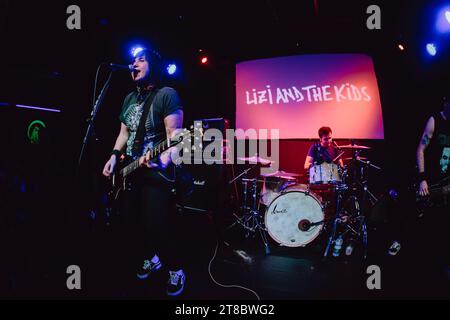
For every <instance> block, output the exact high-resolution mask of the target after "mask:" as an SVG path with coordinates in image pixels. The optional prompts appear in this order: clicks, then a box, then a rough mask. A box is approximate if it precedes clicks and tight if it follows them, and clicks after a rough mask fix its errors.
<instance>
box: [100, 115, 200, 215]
mask: <svg viewBox="0 0 450 320" xmlns="http://www.w3.org/2000/svg"><path fill="white" fill-rule="evenodd" d="M196 125H197V127H196V128H194V127H193V126H192V127H191V128H190V130H187V129H183V131H182V132H181V133H180V134H178V135H176V136H175V137H173V138H171V139H169V140H167V139H166V140H164V141H162V142H161V143H159V144H157V145H156V146H155V147H153V148H152V149H151V150H149V151H148V152H147V153H146V157H147V160H148V161H155V160H157V159H158V157H159V156H160V155H161V154H162V153H163V152H165V151H166V150H168V149H169V148H172V147H177V148H182V150H185V147H186V145H187V146H188V147H189V148H190V146H191V141H192V136H193V135H194V136H195V137H196V138H199V139H200V138H201V137H202V135H203V127H202V124H201V123H198V124H196ZM142 158H143V157H141V159H142ZM141 163H142V161H141ZM138 169H143V170H145V168H141V165H140V163H139V159H136V160H133V159H131V158H130V157H124V158H121V159H120V161H119V163H118V164H117V168H116V170H115V172H114V174H113V175H112V181H111V182H112V185H111V190H110V191H109V192H108V207H110V208H114V207H115V204H116V202H117V201H118V200H119V198H120V197H121V195H122V194H123V193H124V192H127V191H130V190H132V188H133V182H134V181H133V180H135V174H134V173H135V172H136V171H137V170H138ZM148 170H149V172H148V173H149V175H151V176H157V177H158V178H159V179H161V180H162V181H165V182H169V183H174V182H175V175H174V174H168V173H167V172H164V170H154V169H148ZM174 172H175V171H173V173H174ZM140 174H141V175H143V176H144V179H145V176H146V175H147V172H140Z"/></svg>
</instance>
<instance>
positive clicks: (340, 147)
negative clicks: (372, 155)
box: [338, 144, 372, 150]
mask: <svg viewBox="0 0 450 320" xmlns="http://www.w3.org/2000/svg"><path fill="white" fill-rule="evenodd" d="M338 148H339V149H349V150H355V149H356V150H368V149H372V148H371V147H367V146H359V145H357V144H347V145H344V146H338Z"/></svg>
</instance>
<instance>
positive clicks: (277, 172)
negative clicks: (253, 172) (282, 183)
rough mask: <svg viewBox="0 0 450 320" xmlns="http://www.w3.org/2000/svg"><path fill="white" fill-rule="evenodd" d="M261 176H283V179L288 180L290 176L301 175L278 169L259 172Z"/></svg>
mask: <svg viewBox="0 0 450 320" xmlns="http://www.w3.org/2000/svg"><path fill="white" fill-rule="evenodd" d="M261 176H263V177H265V178H272V177H276V178H283V179H287V180H290V179H292V178H296V177H300V176H301V175H300V174H298V173H291V172H286V171H283V170H280V171H275V172H269V173H265V174H261Z"/></svg>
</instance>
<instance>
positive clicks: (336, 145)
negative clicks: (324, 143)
mask: <svg viewBox="0 0 450 320" xmlns="http://www.w3.org/2000/svg"><path fill="white" fill-rule="evenodd" d="M333 144H334V146H335V147H336V148H338V149H339V150H341V148H340V147H339V146H338V144H337V143H336V141H334V140H333Z"/></svg>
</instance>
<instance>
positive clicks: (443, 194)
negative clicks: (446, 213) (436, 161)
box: [416, 178, 450, 215]
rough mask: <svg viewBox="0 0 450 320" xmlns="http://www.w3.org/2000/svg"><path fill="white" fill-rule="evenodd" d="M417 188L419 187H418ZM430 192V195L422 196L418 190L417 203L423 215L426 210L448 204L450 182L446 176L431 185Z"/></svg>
mask: <svg viewBox="0 0 450 320" xmlns="http://www.w3.org/2000/svg"><path fill="white" fill-rule="evenodd" d="M416 190H417V187H416ZM429 192H430V194H429V195H428V196H425V197H423V196H421V195H419V194H418V192H416V204H417V208H418V210H419V214H420V215H423V214H424V213H425V211H427V210H428V209H431V208H433V207H442V206H448V202H449V200H450V199H449V197H450V182H449V179H448V178H446V179H444V180H441V181H440V182H438V183H436V184H433V185H430V186H429Z"/></svg>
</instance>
